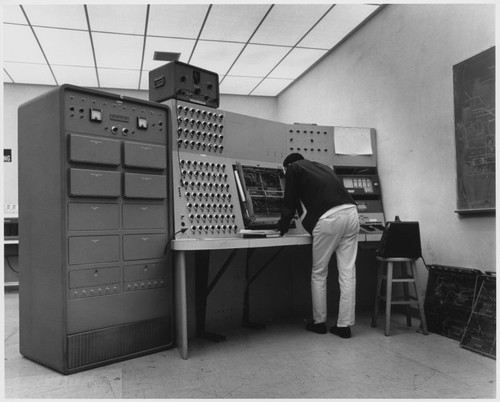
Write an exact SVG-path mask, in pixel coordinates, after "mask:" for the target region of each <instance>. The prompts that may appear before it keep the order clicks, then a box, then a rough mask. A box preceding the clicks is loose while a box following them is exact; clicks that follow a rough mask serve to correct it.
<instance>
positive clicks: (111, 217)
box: [18, 85, 174, 374]
mask: <svg viewBox="0 0 500 402" xmlns="http://www.w3.org/2000/svg"><path fill="white" fill-rule="evenodd" d="M18 117H19V159H20V161H19V183H20V188H19V201H20V216H19V232H20V266H22V269H21V275H20V289H19V299H20V351H21V354H23V355H24V356H25V357H27V358H29V359H31V360H33V361H36V362H38V363H41V364H43V365H45V366H47V367H50V368H52V369H54V370H57V371H59V372H61V373H64V374H70V373H73V372H77V371H82V370H85V369H88V368H92V367H96V366H101V365H104V364H108V363H112V362H115V361H119V360H124V359H128V358H132V357H136V356H140V355H143V354H147V353H152V352H157V351H159V350H163V349H167V348H170V347H172V346H173V329H174V328H173V317H172V311H173V306H172V303H173V297H172V280H171V276H172V271H171V263H170V258H171V256H170V251H169V249H168V239H169V238H170V236H171V232H172V228H171V219H170V216H169V205H168V203H169V199H171V195H170V190H169V188H170V187H171V186H169V181H170V179H169V174H170V173H169V172H170V169H169V168H168V166H169V163H170V162H169V157H170V152H169V147H170V145H169V143H168V141H169V137H168V130H169V118H170V117H169V109H168V107H167V106H164V105H160V104H158V103H153V102H149V101H143V100H138V99H133V98H127V97H122V96H119V95H115V94H110V93H105V92H100V91H94V90H89V89H84V88H80V87H76V86H72V85H63V86H61V87H58V88H57V89H55V90H52V91H50V92H48V93H46V94H44V95H41V96H40V97H38V98H35V99H33V100H31V101H29V102H26V103H25V104H23V105H21V106H20V107H19V114H18Z"/></svg>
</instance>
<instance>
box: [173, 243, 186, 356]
mask: <svg viewBox="0 0 500 402" xmlns="http://www.w3.org/2000/svg"><path fill="white" fill-rule="evenodd" d="M186 294H187V291H186V253H185V251H176V252H175V321H176V335H177V336H176V339H177V349H178V350H179V353H180V355H181V357H182V358H183V359H187V358H188V329H187V296H186Z"/></svg>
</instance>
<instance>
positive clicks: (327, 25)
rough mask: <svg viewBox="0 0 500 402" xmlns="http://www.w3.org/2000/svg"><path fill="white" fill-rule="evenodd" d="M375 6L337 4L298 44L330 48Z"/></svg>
mask: <svg viewBox="0 0 500 402" xmlns="http://www.w3.org/2000/svg"><path fill="white" fill-rule="evenodd" d="M377 8H378V6H374V5H365V4H337V5H336V6H335V7H333V9H332V10H330V12H329V13H328V14H327V15H326V16H325V18H323V19H322V20H321V22H320V23H319V24H318V25H317V26H316V27H315V28H314V29H313V30H312V31H311V32H310V33H309V34H308V35H307V36H306V37H305V38H304V39H303V40H302V41H301V42H300V43H299V44H298V46H300V47H315V48H324V49H329V48H332V47H333V46H335V45H336V44H337V43H338V42H339V41H340V40H341V39H343V38H344V36H345V35H347V34H348V33H349V32H351V31H352V30H353V29H354V28H355V27H356V26H357V25H358V24H359V23H361V22H362V21H363V20H364V19H365V18H367V17H368V16H369V15H370V14H372V13H373V12H374V11H375V10H376V9H377Z"/></svg>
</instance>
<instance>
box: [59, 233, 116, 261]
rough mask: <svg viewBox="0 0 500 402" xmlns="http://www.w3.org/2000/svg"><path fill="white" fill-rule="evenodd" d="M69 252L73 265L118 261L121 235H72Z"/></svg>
mask: <svg viewBox="0 0 500 402" xmlns="http://www.w3.org/2000/svg"><path fill="white" fill-rule="evenodd" d="M68 254H69V263H70V264H71V265H75V264H92V263H99V262H114V261H118V260H119V258H120V238H119V236H80V237H76V236H74V237H70V238H69V245H68Z"/></svg>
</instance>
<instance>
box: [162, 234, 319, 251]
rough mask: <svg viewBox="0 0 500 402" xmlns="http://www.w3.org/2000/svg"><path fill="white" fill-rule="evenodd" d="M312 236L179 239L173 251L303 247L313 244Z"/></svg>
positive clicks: (172, 243) (175, 242)
mask: <svg viewBox="0 0 500 402" xmlns="http://www.w3.org/2000/svg"><path fill="white" fill-rule="evenodd" d="M311 242H312V240H311V236H309V235H297V236H287V235H285V236H283V237H267V238H256V239H251V238H246V239H244V238H227V239H224V238H217V239H203V240H199V239H192V240H191V239H179V240H172V242H171V246H172V250H176V251H188V250H227V249H233V248H261V247H281V246H301V245H307V244H311Z"/></svg>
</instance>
